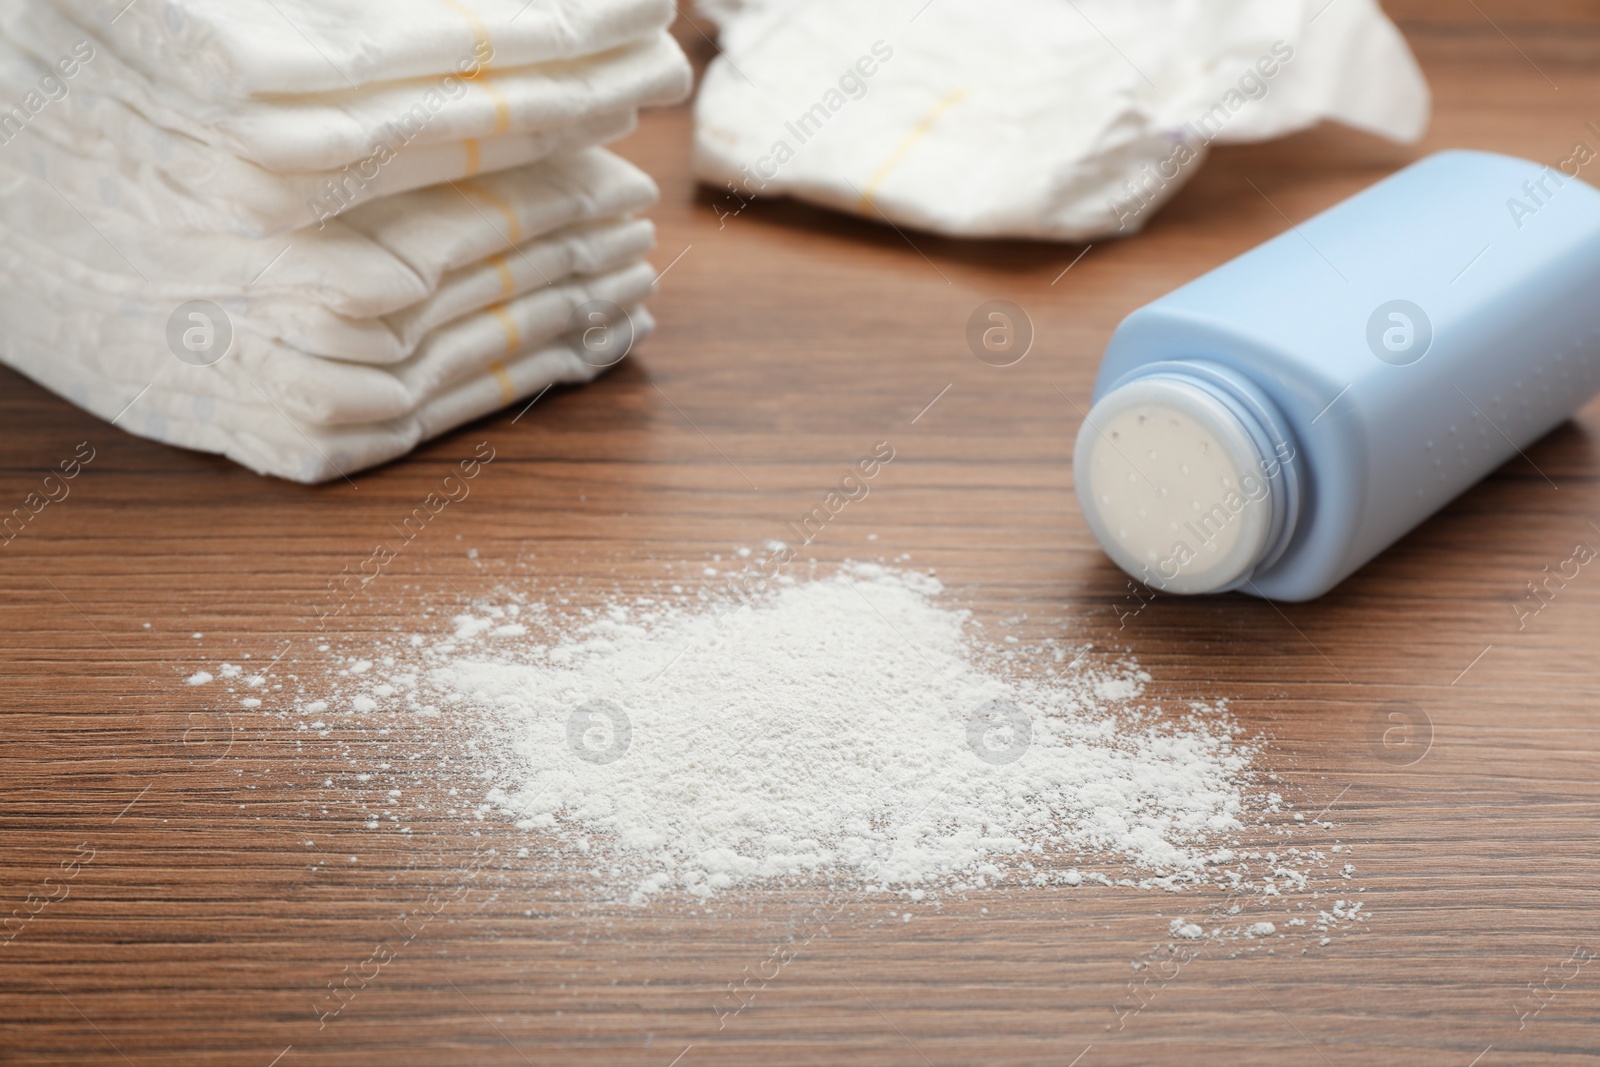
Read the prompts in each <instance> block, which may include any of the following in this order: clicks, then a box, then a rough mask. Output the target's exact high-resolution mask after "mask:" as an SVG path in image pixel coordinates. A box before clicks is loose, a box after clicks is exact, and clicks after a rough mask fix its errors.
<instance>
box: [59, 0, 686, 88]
mask: <svg viewBox="0 0 1600 1067" xmlns="http://www.w3.org/2000/svg"><path fill="white" fill-rule="evenodd" d="M32 2H34V3H38V2H40V0H32ZM48 2H49V3H51V4H53V5H54V6H55V7H56V8H59V9H60V10H61V11H63V12H64V13H66V14H67V15H68V16H70V17H71V18H72V19H73V20H74V21H75V22H76V23H77V24H78V25H79V27H81V28H82V29H83V30H85V31H87V32H90V33H92V34H94V35H96V36H97V37H99V38H101V39H102V40H105V41H106V42H107V43H109V44H110V45H111V46H112V47H113V48H115V49H116V51H117V52H118V53H119V54H120V55H121V56H122V57H123V58H124V59H125V60H126V61H127V62H128V63H130V64H131V65H133V66H136V67H138V68H139V69H140V70H141V71H143V72H144V73H145V74H146V75H148V76H149V77H150V78H152V79H156V80H161V81H168V82H172V83H174V84H176V85H179V86H181V87H183V88H184V89H186V90H187V91H188V92H190V93H192V94H194V95H196V96H199V97H204V98H207V99H235V100H236V99H241V98H245V97H250V96H273V95H278V94H290V93H323V92H340V91H342V90H345V89H350V88H354V87H357V86H363V85H370V84H372V83H374V82H385V81H398V80H402V79H407V78H422V77H427V76H428V75H435V74H448V73H451V72H453V71H456V70H457V69H458V68H457V63H458V62H459V61H460V60H461V58H462V57H463V56H467V57H473V56H479V55H482V54H483V53H485V52H487V53H488V54H489V55H488V58H489V59H491V60H492V64H493V65H494V66H496V67H501V66H507V67H519V66H529V65H532V64H536V63H547V62H550V61H551V60H561V59H578V58H582V57H584V56H590V55H594V54H595V53H597V52H604V51H606V50H608V49H611V48H615V47H617V46H618V45H623V44H627V43H629V42H631V41H636V40H638V39H640V38H643V37H648V36H650V34H651V32H652V31H655V30H661V29H664V28H666V26H667V25H668V24H670V23H671V22H672V17H673V13H674V5H673V4H672V3H671V2H670V0H537V2H535V3H530V2H529V0H384V2H383V3H382V4H381V5H380V4H374V3H373V2H372V0H250V2H247V3H240V2H238V0H182V2H174V0H143V2H140V3H133V4H130V3H128V2H127V0H48Z"/></svg>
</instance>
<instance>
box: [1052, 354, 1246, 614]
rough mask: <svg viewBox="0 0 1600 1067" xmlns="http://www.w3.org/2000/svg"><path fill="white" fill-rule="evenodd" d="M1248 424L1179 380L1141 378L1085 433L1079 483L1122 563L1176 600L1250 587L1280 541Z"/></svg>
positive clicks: (1103, 537) (1089, 422) (1099, 533)
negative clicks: (1183, 595) (1274, 534)
mask: <svg viewBox="0 0 1600 1067" xmlns="http://www.w3.org/2000/svg"><path fill="white" fill-rule="evenodd" d="M1246 417H1247V416H1246V415H1245V414H1244V413H1243V412H1241V411H1239V410H1237V409H1236V408H1235V407H1233V406H1230V405H1228V404H1225V403H1223V402H1222V400H1221V399H1219V398H1218V397H1217V396H1216V395H1215V394H1214V393H1212V392H1210V391H1208V390H1207V389H1205V388H1202V387H1201V386H1200V385H1199V384H1197V383H1194V382H1190V381H1186V380H1182V379H1177V378H1160V377H1150V378H1139V379H1135V380H1134V381H1131V382H1128V383H1127V384H1126V385H1122V386H1119V387H1118V388H1116V389H1113V390H1112V391H1111V392H1109V393H1107V394H1106V395H1105V396H1103V397H1101V398H1100V401H1099V403H1097V404H1095V405H1094V408H1093V409H1092V410H1091V411H1090V412H1089V416H1088V418H1087V419H1085V420H1084V424H1083V427H1082V428H1081V429H1080V430H1079V431H1078V443H1077V449H1076V452H1075V455H1074V458H1073V477H1074V481H1075V482H1076V483H1077V490H1078V502H1079V504H1080V506H1081V507H1082V508H1083V514H1084V517H1085V518H1086V519H1087V520H1088V522H1089V528H1090V529H1091V530H1092V531H1093V532H1094V535H1095V538H1096V539H1097V540H1098V541H1099V542H1100V545H1101V547H1103V548H1104V549H1105V550H1106V554H1107V555H1109V556H1110V557H1111V558H1112V560H1113V561H1115V562H1116V564H1117V566H1119V567H1121V568H1122V569H1123V570H1125V571H1127V572H1128V573H1129V574H1131V575H1133V576H1134V577H1135V578H1138V579H1139V580H1140V581H1142V582H1144V583H1145V584H1146V585H1148V586H1150V587H1151V588H1153V589H1158V590H1162V591H1165V592H1172V593H1215V592H1221V591H1223V590H1227V589H1230V588H1233V587H1235V586H1237V585H1239V584H1242V583H1243V582H1244V581H1246V580H1248V578H1249V577H1250V574H1251V572H1252V571H1253V570H1254V568H1255V566H1256V564H1257V563H1259V562H1260V561H1261V559H1262V557H1263V556H1264V555H1265V553H1266V551H1267V549H1268V541H1269V540H1270V539H1271V536H1272V532H1273V527H1274V522H1273V503H1274V501H1273V499H1272V494H1273V491H1274V490H1273V486H1272V484H1271V480H1270V479H1269V478H1268V477H1266V475H1265V474H1264V472H1265V471H1267V470H1268V469H1269V467H1268V457H1267V456H1265V455H1263V454H1262V451H1261V448H1260V446H1259V445H1258V443H1257V442H1258V440H1260V439H1261V438H1262V435H1261V434H1260V433H1259V432H1258V433H1254V434H1253V433H1252V432H1251V429H1252V428H1251V427H1250V426H1249V425H1247V423H1246V422H1245V418H1246Z"/></svg>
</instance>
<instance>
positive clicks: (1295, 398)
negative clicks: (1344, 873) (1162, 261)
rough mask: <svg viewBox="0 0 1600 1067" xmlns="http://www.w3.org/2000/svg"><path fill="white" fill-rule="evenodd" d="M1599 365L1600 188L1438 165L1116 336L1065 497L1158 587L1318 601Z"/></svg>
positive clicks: (1301, 232)
mask: <svg viewBox="0 0 1600 1067" xmlns="http://www.w3.org/2000/svg"><path fill="white" fill-rule="evenodd" d="M1571 169H1573V170H1576V167H1575V166H1574V167H1573V168H1571ZM1597 353H1600V192H1597V191H1596V190H1595V189H1593V188H1591V187H1590V186H1588V185H1586V184H1585V183H1584V182H1582V181H1580V180H1578V179H1577V178H1575V177H1571V176H1569V174H1567V173H1564V172H1563V171H1562V170H1557V169H1553V168H1549V167H1542V166H1540V165H1538V164H1536V163H1530V162H1527V161H1526V160H1521V159H1513V158H1510V157H1507V156H1499V155H1493V154H1490V153H1485V152H1441V153H1439V154H1437V155H1433V156H1429V157H1428V158H1426V159H1423V160H1421V161H1419V162H1417V163H1415V164H1413V165H1411V166H1409V167H1407V168H1406V169H1404V170H1402V171H1400V172H1399V173H1397V174H1394V175H1393V176H1391V177H1389V178H1387V179H1385V180H1384V181H1382V182H1380V183H1378V184H1377V185H1375V186H1373V187H1372V188H1370V189H1367V190H1365V191H1364V192H1362V193H1359V194H1357V195H1356V196H1353V197H1351V198H1350V199H1348V200H1346V201H1344V202H1343V203H1340V204H1338V205H1336V206H1334V207H1332V208H1330V209H1329V210H1327V211H1325V212H1323V213H1322V214H1320V215H1318V216H1317V217H1315V218H1313V219H1311V220H1309V221H1307V222H1304V223H1301V224H1300V225H1299V226H1296V227H1293V228H1291V229H1290V230H1289V231H1288V232H1287V233H1284V234H1282V235H1280V236H1278V237H1276V238H1274V239H1272V240H1271V241H1268V242H1266V243H1265V244H1263V245H1261V246H1259V247H1257V248H1255V249H1252V250H1251V251H1249V252H1247V253H1245V254H1244V255H1242V256H1240V257H1239V258H1237V259H1235V260H1233V261H1232V262H1229V263H1226V264H1224V265H1222V266H1221V267H1218V268H1217V269H1216V270H1213V271H1211V272H1210V273H1209V274H1206V275H1204V276H1202V277H1200V278H1197V279H1195V280H1194V281H1192V282H1190V283H1189V284H1188V285H1185V286H1183V287H1182V288H1180V289H1177V290H1175V291H1174V292H1172V293H1169V294H1167V295H1166V296H1164V297H1162V298H1161V299H1160V300H1157V301H1155V302H1154V303H1152V304H1149V305H1147V306H1145V307H1142V308H1140V309H1139V310H1138V311H1135V312H1134V313H1133V314H1131V315H1129V316H1128V317H1127V318H1126V319H1125V320H1123V322H1122V324H1121V325H1120V326H1118V327H1117V330H1116V333H1115V334H1114V335H1113V336H1112V338H1111V343H1110V345H1109V347H1108V348H1107V349H1106V354H1105V359H1104V361H1103V363H1102V364H1101V367H1100V375H1099V378H1098V379H1097V380H1096V383H1095V391H1094V406H1093V408H1092V410H1091V411H1090V412H1089V416H1088V418H1087V419H1086V420H1085V422H1084V425H1083V427H1082V429H1081V430H1080V431H1079V433H1078V440H1077V450H1076V454H1075V456H1074V461H1073V469H1074V480H1075V482H1076V484H1077V492H1078V500H1079V503H1080V504H1081V506H1082V508H1083V513H1084V516H1085V517H1086V519H1087V520H1088V522H1089V525H1090V528H1091V529H1092V530H1093V531H1094V534H1095V537H1096V538H1097V539H1098V540H1099V541H1100V544H1101V545H1102V546H1103V547H1104V548H1105V550H1106V552H1107V554H1109V555H1110V556H1111V558H1112V559H1113V560H1114V561H1116V563H1117V564H1118V565H1119V566H1120V567H1122V568H1123V569H1124V570H1126V571H1127V572H1128V573H1129V574H1132V575H1133V576H1134V577H1136V578H1139V579H1140V580H1141V581H1143V582H1145V583H1146V584H1148V585H1149V586H1150V587H1152V588H1154V589H1159V590H1164V591H1168V592H1173V593H1213V592H1222V591H1224V590H1230V589H1238V590H1241V591H1244V592H1248V593H1253V594H1255V595H1258V596H1264V597H1271V598H1273V599H1280V600H1309V599H1311V598H1312V597H1316V596H1320V595H1322V594H1323V593H1325V592H1327V591H1328V590H1329V589H1331V588H1332V587H1333V586H1335V585H1337V584H1338V583H1339V582H1340V581H1341V580H1343V579H1344V578H1345V577H1346V576H1348V575H1349V574H1350V573H1351V572H1352V571H1354V570H1356V569H1357V568H1358V567H1360V566H1361V565H1362V564H1364V563H1366V562H1367V561H1368V560H1370V559H1371V558H1372V557H1373V556H1375V555H1377V554H1378V553H1379V552H1381V551H1383V549H1384V548H1386V547H1388V546H1389V545H1390V544H1392V543H1393V542H1394V541H1395V540H1397V539H1398V538H1399V537H1401V536H1402V535H1403V534H1405V533H1406V532H1407V531H1408V530H1410V529H1411V528H1412V527H1414V526H1416V525H1417V524H1418V523H1420V522H1421V521H1422V520H1423V519H1425V518H1427V517H1428V516H1429V515H1431V514H1432V513H1433V512H1434V511H1436V510H1438V509H1439V508H1440V507H1442V506H1443V505H1444V504H1445V503H1446V502H1447V501H1449V500H1450V499H1451V498H1452V497H1454V496H1456V495H1457V494H1458V493H1460V492H1461V491H1463V490H1464V489H1466V488H1467V487H1469V486H1471V485H1472V484H1473V483H1475V482H1477V481H1478V480H1479V479H1480V478H1482V477H1483V476H1484V475H1485V474H1487V473H1488V472H1489V471H1491V470H1493V469H1494V468H1495V467H1497V466H1499V465H1500V464H1501V463H1503V462H1505V461H1506V460H1507V459H1508V458H1510V457H1511V456H1514V455H1517V453H1518V452H1519V451H1520V450H1523V449H1525V448H1526V447H1527V446H1528V445H1529V444H1531V443H1532V442H1533V441H1535V440H1537V439H1538V438H1539V437H1540V436H1542V435H1543V434H1545V433H1547V432H1548V431H1549V430H1551V429H1552V428H1554V427H1555V426H1556V425H1557V424H1559V423H1560V422H1562V421H1563V420H1565V419H1567V418H1569V417H1570V416H1571V415H1572V414H1573V413H1574V412H1575V411H1576V410H1577V409H1578V408H1579V407H1581V406H1582V405H1583V404H1584V402H1585V401H1587V400H1588V399H1589V397H1591V396H1593V395H1594V394H1595V392H1596V391H1600V359H1597Z"/></svg>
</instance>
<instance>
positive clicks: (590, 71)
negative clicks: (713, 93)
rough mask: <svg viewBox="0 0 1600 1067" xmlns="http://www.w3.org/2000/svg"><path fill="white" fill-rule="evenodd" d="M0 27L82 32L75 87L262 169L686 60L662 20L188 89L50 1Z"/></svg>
mask: <svg viewBox="0 0 1600 1067" xmlns="http://www.w3.org/2000/svg"><path fill="white" fill-rule="evenodd" d="M0 33H4V34H5V35H6V36H7V37H9V38H10V39H11V40H12V41H13V42H15V43H16V44H18V45H19V46H20V47H22V48H23V49H24V50H25V51H27V52H29V53H30V54H31V55H32V56H33V57H34V58H35V59H36V60H38V61H40V62H42V63H51V62H54V61H55V60H56V59H57V58H58V57H60V56H63V55H68V54H71V53H72V52H73V49H74V48H75V47H77V46H78V44H79V43H80V42H82V41H84V40H85V39H87V40H89V42H90V44H91V45H93V46H94V47H95V50H96V51H95V55H94V58H93V59H91V60H88V61H86V62H84V63H83V64H82V69H81V71H80V72H79V74H78V75H77V76H76V78H77V80H78V81H79V82H80V83H81V86H80V87H83V88H92V89H95V90H97V91H99V92H102V93H105V94H108V95H114V96H116V97H117V98H118V99H121V100H124V101H126V102H127V103H128V105H129V106H131V107H133V108H134V109H135V110H137V111H139V112H140V113H142V114H143V115H145V116H147V117H148V118H149V119H150V120H151V121H152V122H154V123H156V124H157V125H159V126H161V127H163V128H165V129H167V130H170V131H173V132H175V133H179V134H183V135H185V136H188V137H191V138H193V139H194V140H197V141H201V142H204V143H206V144H210V145H212V146H214V147H216V148H219V149H222V150H223V151H225V152H228V153H230V154H232V155H235V156H238V157H240V158H241V159H246V160H249V161H251V162H254V163H257V164H259V165H261V166H263V167H265V168H267V169H268V170H276V171H298V170H316V169H327V168H340V167H344V166H346V165H349V164H357V165H365V169H366V170H368V171H371V172H374V173H376V172H379V171H381V170H382V169H383V168H384V167H385V166H388V165H389V163H391V162H392V161H393V160H394V159H398V158H399V157H400V156H402V155H403V154H404V153H405V152H407V151H410V150H411V149H412V148H415V147H421V146H426V145H437V144H446V143H451V142H460V141H463V140H471V139H481V138H484V137H494V136H501V135H504V134H507V133H519V132H532V131H537V130H548V129H553V128H557V127H562V126H570V125H572V124H573V123H576V122H584V121H590V120H594V119H596V118H598V117H599V116H601V115H609V114H615V113H617V112H620V111H625V110H628V109H631V108H637V107H641V106H644V105H648V104H666V103H672V102H675V101H677V100H680V99H682V98H683V96H684V94H685V93H687V91H688V89H689V77H690V75H689V66H688V62H687V61H686V60H685V59H684V56H683V53H682V51H681V50H680V49H679V48H678V46H677V44H676V43H675V42H674V41H673V40H672V37H671V35H670V34H668V33H667V32H666V31H664V30H657V31H654V32H653V33H651V34H650V35H649V36H646V37H642V38H640V39H638V40H636V41H632V42H629V43H627V44H623V45H620V46H618V47H615V48H612V49H610V50H608V51H605V52H601V53H598V54H594V55H590V56H586V57H583V58H581V59H570V60H558V61H553V62H549V63H544V64H541V65H538V66H527V67H508V68H503V69H502V68H498V67H494V68H490V69H488V70H485V71H483V72H481V73H480V74H479V75H478V76H476V77H473V78H470V79H467V78H459V77H454V76H450V77H446V78H438V79H433V80H418V81H400V82H381V83H372V84H367V85H363V86H362V87H360V88H348V87H347V88H346V89H345V90H344V91H329V92H323V93H316V94H302V95H295V96H275V97H271V98H254V97H251V98H246V99H242V100H240V99H234V100H228V99H221V100H219V99H216V98H214V97H206V96H194V95H191V94H189V93H187V92H185V91H184V90H183V89H181V88H179V87H177V86H176V85H174V84H172V83H170V82H165V81H156V80H152V79H151V78H148V77H146V76H145V75H144V74H143V73H141V72H140V71H138V70H136V69H135V68H133V67H131V66H129V65H127V64H126V63H124V62H123V61H122V59H121V58H120V57H119V56H118V55H117V54H116V53H115V52H113V51H112V50H111V49H109V48H107V47H106V46H105V45H104V43H103V42H99V41H97V40H95V39H94V38H93V37H88V38H86V36H85V34H86V31H85V30H84V29H83V28H82V27H80V26H78V25H75V24H74V23H72V22H70V21H68V20H67V19H65V18H63V17H62V16H61V15H60V14H59V13H58V12H56V10H55V9H54V8H52V7H50V6H49V5H48V4H42V3H30V4H20V5H16V6H9V5H8V6H5V7H0Z"/></svg>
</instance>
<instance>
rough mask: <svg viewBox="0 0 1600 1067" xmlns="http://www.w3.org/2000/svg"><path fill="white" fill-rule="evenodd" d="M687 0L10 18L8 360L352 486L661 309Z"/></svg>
mask: <svg viewBox="0 0 1600 1067" xmlns="http://www.w3.org/2000/svg"><path fill="white" fill-rule="evenodd" d="M672 17H673V6H672V4H671V3H670V2H668V0H538V2H537V3H529V2H528V0H315V2H313V0H272V2H270V3H267V2H263V3H250V4H237V3H229V2H227V0H136V2H135V3H133V4H129V3H128V2H127V0H37V2H32V3H28V4H17V5H6V6H5V7H4V9H3V10H0V360H3V361H4V362H6V363H9V364H10V365H12V366H14V367H16V368H17V369H19V370H21V371H22V372H23V373H25V374H27V375H29V376H30V377H32V378H34V379H36V380H38V381H39V382H41V383H43V384H44V385H46V386H48V387H49V388H51V389H54V390H55V391H57V392H59V393H61V394H63V395H64V396H67V397H68V398H70V399H72V400H73V401H74V402H76V403H78V404H80V405H81V406H83V407H85V408H87V409H89V410H90V411H93V412H95V413H96V414H98V415H100V416H101V417H103V418H106V419H110V420H114V421H115V422H116V424H117V425H118V426H120V427H122V428H124V429H127V430H130V431H132V432H134V433H139V434H142V435H145V436H149V437H153V438H156V439H159V440H162V441H167V442H170V443H173V444H178V445H183V446H186V447H190V448H198V449H204V450H206V451H212V452H221V453H224V454H226V455H228V456H230V457H231V458H233V459H235V460H237V461H239V462H240V463H243V464H245V465H247V466H249V467H252V468H254V469H255V470H258V471H262V472H266V473H271V474H276V475H280V476H282V477H286V478H292V479H296V480H299V481H307V482H313V481H322V480H326V479H329V478H337V477H339V476H340V475H343V474H349V473H350V472H351V471H354V470H357V469H360V468H362V467H367V466H371V465H373V464H376V463H380V462H383V461H384V460H387V459H390V458H393V457H394V456H397V455H400V454H402V453H404V452H406V451H408V450H409V449H411V448H412V447H413V446H415V445H416V443H417V442H418V441H420V440H422V439H424V438H426V437H430V436H433V435H435V434H438V433H441V432H443V431H445V430H447V429H449V428H451V427H453V426H456V425H459V424H460V423H462V422H465V421H467V420H470V419H472V418H475V417H477V416H479V415H482V414H485V413H487V412H489V411H492V410H494V409H496V408H499V407H501V406H504V405H506V404H508V403H511V402H513V401H516V400H518V399H520V398H524V397H530V398H531V397H532V396H535V395H537V394H538V393H539V392H540V391H541V390H543V389H545V388H546V387H548V386H550V385H551V384H553V383H556V382H578V381H586V380H588V379H590V378H593V377H594V376H596V375H597V374H599V373H600V372H601V371H602V370H604V369H605V368H606V367H608V366H610V365H612V364H614V363H615V362H616V361H617V360H618V359H620V358H621V357H622V356H623V355H625V354H626V352H627V350H628V348H629V347H630V345H631V343H632V341H633V340H634V339H635V338H636V337H638V336H639V335H641V334H642V333H643V332H645V331H647V330H648V329H649V328H650V325H651V323H650V319H649V316H648V314H647V313H646V312H645V311H644V308H643V306H642V302H643V301H644V299H645V298H646V297H647V296H648V295H649V294H650V292H651V290H652V287H653V278H654V271H653V270H652V269H651V267H650V266H649V264H647V263H645V262H644V261H643V259H642V258H641V257H642V256H643V255H645V254H646V253H647V252H648V251H649V250H650V249H651V248H652V246H653V244H654V231H653V228H652V227H651V225H650V223H649V222H648V221H646V220H643V219H638V218H634V217H633V213H634V212H636V211H638V210H640V209H641V208H644V207H646V206H647V205H648V204H650V203H651V202H652V201H653V200H654V199H655V197H656V188H655V186H654V184H653V183H652V182H651V181H650V179H649V178H648V177H647V176H645V175H644V174H643V173H642V172H640V171H639V170H638V169H636V168H635V167H633V166H632V165H631V164H628V163H626V162H624V161H623V160H621V159H619V158H617V157H616V156H614V155H611V154H610V153H608V152H606V151H605V150H603V149H601V148H598V147H594V146H595V145H597V144H600V143H602V142H604V141H607V140H611V139H614V138H616V137H619V136H621V135H623V134H625V133H627V132H628V131H629V130H630V129H632V127H633V124H634V121H635V116H636V112H637V109H638V108H639V107H641V106H646V105H650V104H660V103H667V102H672V101H675V100H678V99H681V98H682V97H683V96H684V95H685V94H686V93H687V91H688V87H689V70H688V65H687V63H686V61H685V60H684V58H683V55H682V53H681V52H680V51H679V49H678V48H677V46H676V44H675V43H674V42H673V41H672V39H671V37H670V36H669V35H668V34H667V33H666V31H665V26H666V25H667V24H668V23H669V22H670V21H671V19H672Z"/></svg>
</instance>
